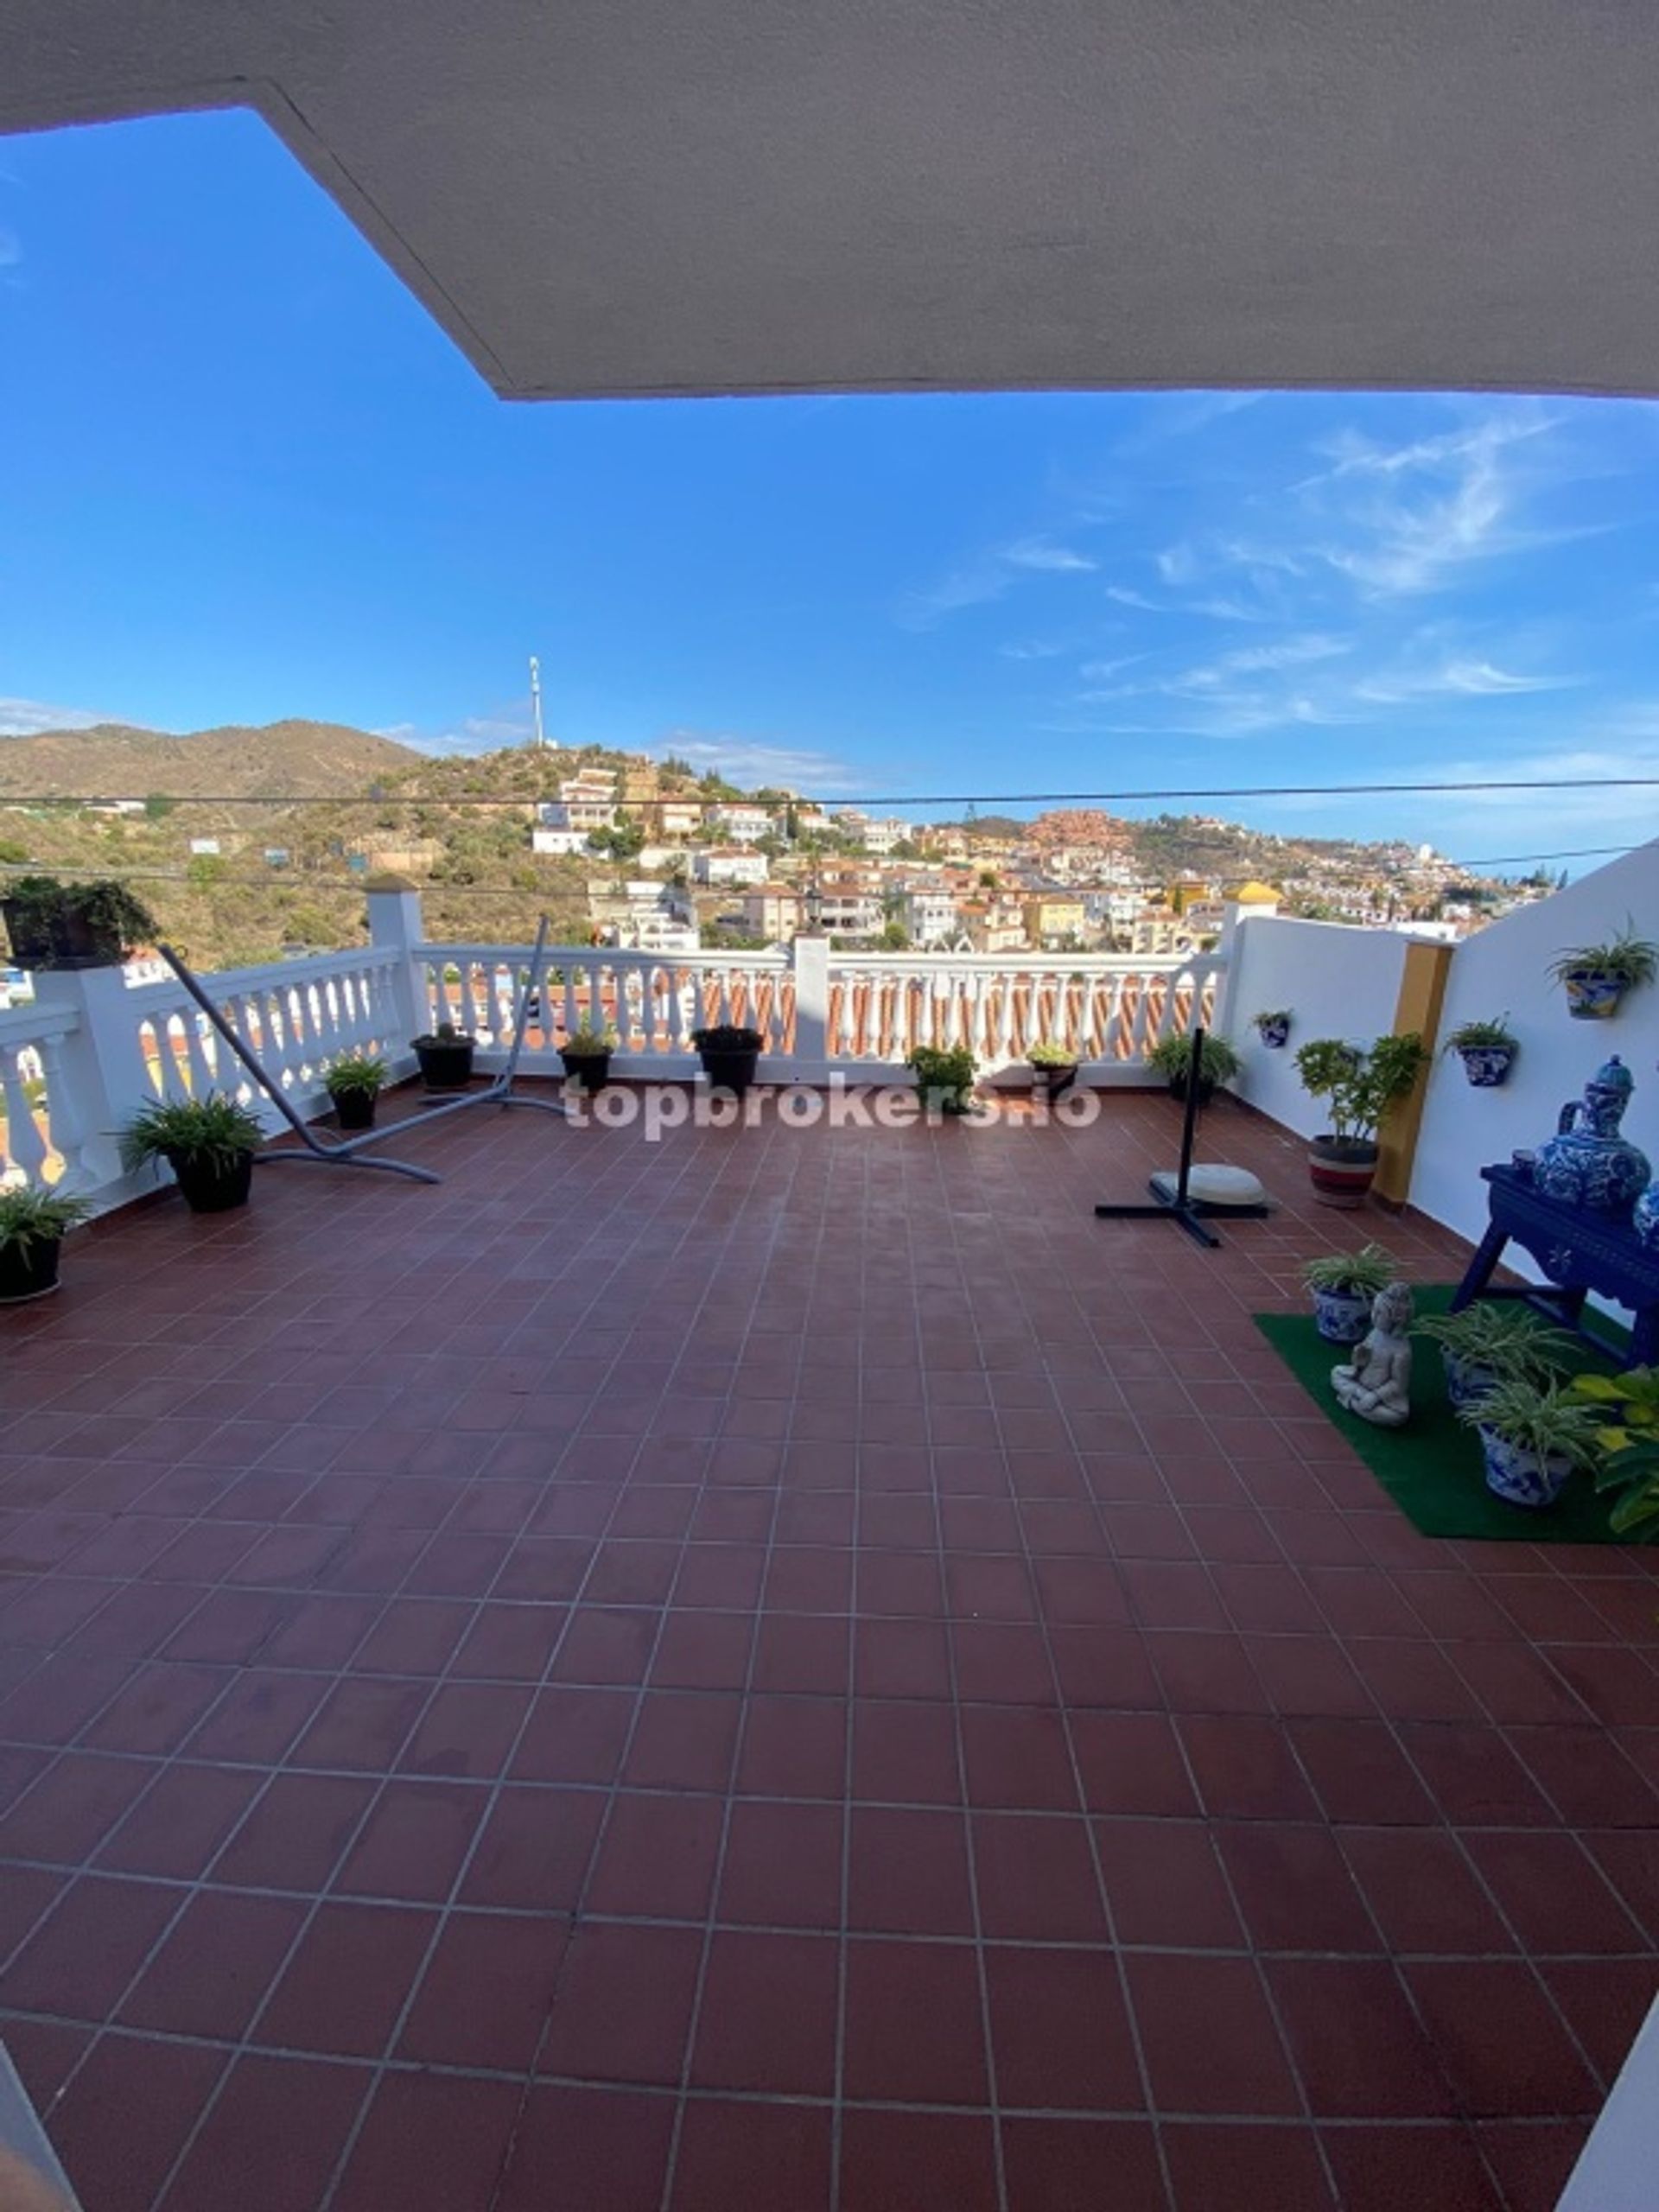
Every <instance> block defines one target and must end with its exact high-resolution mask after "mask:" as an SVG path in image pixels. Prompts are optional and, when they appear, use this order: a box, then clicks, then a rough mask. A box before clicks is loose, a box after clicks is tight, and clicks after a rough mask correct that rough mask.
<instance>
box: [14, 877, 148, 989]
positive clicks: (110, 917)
mask: <svg viewBox="0 0 1659 2212" xmlns="http://www.w3.org/2000/svg"><path fill="white" fill-rule="evenodd" d="M0 912H3V914H4V916H5V919H6V934H7V935H8V936H9V937H10V939H11V957H12V958H13V959H14V960H15V961H16V963H17V965H18V966H19V967H20V968H118V967H119V966H120V964H121V963H122V962H123V961H124V960H125V959H127V958H128V957H129V956H130V954H131V952H132V950H134V948H135V947H136V946H137V945H140V944H149V942H150V941H151V940H152V939H153V938H154V937H155V936H156V929H157V924H156V917H155V916H154V915H153V914H152V913H151V912H150V911H149V907H148V906H145V905H144V903H143V899H137V898H135V897H134V896H133V894H132V893H131V892H130V891H129V890H128V889H127V887H126V886H125V884H124V883H114V882H111V881H109V880H101V881H99V882H95V883H60V882H59V881H58V880H57V878H56V877H55V876H51V875H20V876H19V877H17V879H16V881H15V882H13V883H12V884H11V886H10V888H9V889H8V890H7V893H6V895H5V897H4V898H3V899H0Z"/></svg>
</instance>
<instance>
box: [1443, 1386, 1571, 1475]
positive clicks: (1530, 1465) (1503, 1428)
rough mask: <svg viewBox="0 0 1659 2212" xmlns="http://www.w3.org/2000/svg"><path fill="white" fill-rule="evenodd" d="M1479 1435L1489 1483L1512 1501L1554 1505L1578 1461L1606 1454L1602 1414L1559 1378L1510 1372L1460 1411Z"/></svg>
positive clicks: (1459, 1413)
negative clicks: (1541, 1379)
mask: <svg viewBox="0 0 1659 2212" xmlns="http://www.w3.org/2000/svg"><path fill="white" fill-rule="evenodd" d="M1458 1419H1459V1421H1464V1422H1466V1423H1467V1424H1468V1426H1469V1427H1471V1428H1472V1429H1474V1430H1475V1431H1476V1432H1477V1433H1478V1435H1479V1438H1480V1446H1481V1450H1482V1452H1484V1454H1485V1459H1486V1487H1487V1489H1488V1490H1490V1491H1491V1492H1492V1493H1493V1495H1494V1496H1495V1497H1502V1498H1505V1499H1507V1500H1508V1502H1509V1503H1510V1504H1511V1505H1529V1506H1540V1505H1553V1504H1554V1503H1555V1500H1556V1498H1557V1497H1559V1496H1560V1490H1561V1485H1562V1484H1563V1483H1564V1482H1565V1481H1566V1480H1567V1477H1568V1476H1569V1475H1570V1474H1571V1473H1572V1471H1573V1469H1574V1468H1575V1467H1593V1466H1595V1465H1596V1464H1597V1461H1598V1459H1599V1457H1600V1447H1599V1446H1598V1444H1597V1441H1596V1432H1597V1430H1598V1429H1599V1427H1600V1425H1601V1423H1600V1417H1599V1414H1597V1413H1596V1411H1595V1408H1593V1407H1592V1406H1587V1405H1585V1404H1582V1403H1581V1402H1578V1401H1576V1400H1574V1399H1572V1398H1569V1397H1568V1396H1567V1393H1566V1392H1565V1391H1564V1390H1563V1389H1562V1388H1561V1386H1560V1383H1536V1382H1533V1381H1531V1380H1529V1378H1528V1377H1527V1376H1523V1375H1510V1376H1503V1378H1502V1379H1501V1380H1500V1381H1498V1382H1497V1383H1493V1385H1492V1387H1491V1389H1490V1390H1484V1391H1483V1392H1482V1393H1481V1395H1480V1396H1479V1397H1478V1398H1471V1400H1470V1401H1469V1402H1468V1404H1467V1405H1465V1406H1462V1407H1460V1408H1459V1411H1458Z"/></svg>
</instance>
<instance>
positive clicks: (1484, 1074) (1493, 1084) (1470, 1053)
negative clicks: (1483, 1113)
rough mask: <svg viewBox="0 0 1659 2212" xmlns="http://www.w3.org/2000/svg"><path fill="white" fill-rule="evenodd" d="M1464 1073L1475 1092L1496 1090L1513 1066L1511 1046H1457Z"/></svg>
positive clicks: (1512, 1048)
mask: <svg viewBox="0 0 1659 2212" xmlns="http://www.w3.org/2000/svg"><path fill="white" fill-rule="evenodd" d="M1458 1057H1459V1058H1460V1059H1461V1060H1462V1062H1463V1071H1464V1073H1465V1075H1466V1076H1467V1077H1468V1078H1469V1080H1470V1082H1471V1084H1473V1085H1474V1087H1475V1089H1476V1090H1497V1088H1498V1086H1499V1084H1503V1083H1506V1082H1508V1080H1509V1074H1510V1069H1511V1068H1512V1067H1513V1066H1514V1065H1515V1047H1514V1046H1513V1045H1459V1047H1458Z"/></svg>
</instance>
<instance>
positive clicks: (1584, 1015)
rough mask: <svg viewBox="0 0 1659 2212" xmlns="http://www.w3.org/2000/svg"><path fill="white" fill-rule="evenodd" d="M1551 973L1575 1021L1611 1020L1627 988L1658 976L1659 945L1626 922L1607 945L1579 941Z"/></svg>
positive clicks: (1561, 956)
mask: <svg viewBox="0 0 1659 2212" xmlns="http://www.w3.org/2000/svg"><path fill="white" fill-rule="evenodd" d="M1549 972H1550V974H1551V975H1552V976H1554V979H1555V981H1556V982H1558V983H1559V984H1560V986H1561V987H1562V988H1563V989H1564V990H1565V991H1566V993H1567V1012H1568V1013H1569V1014H1571V1015H1572V1017H1573V1020H1575V1021H1611V1020H1612V1018H1613V1016H1614V1015H1615V1014H1617V1013H1618V1009H1619V1007H1620V1005H1621V1003H1622V1002H1623V1000H1624V994H1625V992H1626V991H1633V990H1635V989H1637V987H1638V986H1639V985H1641V984H1643V983H1650V982H1652V981H1653V979H1654V977H1655V976H1656V975H1659V944H1653V943H1652V942H1651V941H1650V940H1649V938H1643V937H1637V934H1636V927H1635V925H1634V923H1627V924H1626V925H1625V927H1624V929H1623V930H1622V931H1620V932H1619V934H1618V936H1617V937H1616V938H1609V940H1608V941H1607V943H1606V944H1578V945H1573V946H1572V947H1571V948H1570V949H1569V950H1567V951H1566V952H1563V953H1561V954H1560V956H1559V957H1557V958H1556V959H1555V960H1554V961H1553V962H1552V963H1551V964H1550V970H1549Z"/></svg>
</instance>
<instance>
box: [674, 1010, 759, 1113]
mask: <svg viewBox="0 0 1659 2212" xmlns="http://www.w3.org/2000/svg"><path fill="white" fill-rule="evenodd" d="M765 1041H766V1039H764V1038H763V1037H762V1036H761V1034H760V1031H759V1030H758V1029H746V1028H744V1027H742V1025H741V1023H737V1022H731V1021H717V1022H711V1023H710V1024H709V1027H707V1028H703V1029H694V1030H693V1031H692V1032H691V1043H692V1046H693V1049H694V1050H695V1051H696V1055H697V1058H699V1059H700V1060H701V1061H702V1071H703V1073H704V1075H706V1076H707V1077H708V1078H709V1084H710V1086H711V1088H712V1089H714V1090H729V1091H730V1092H731V1093H732V1096H734V1098H741V1096H743V1094H744V1092H745V1091H746V1090H747V1089H748V1087H749V1085H750V1084H752V1083H753V1081H754V1071H755V1070H756V1069H757V1068H758V1067H759V1066H760V1047H761V1046H762V1045H763V1044H764V1043H765Z"/></svg>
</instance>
